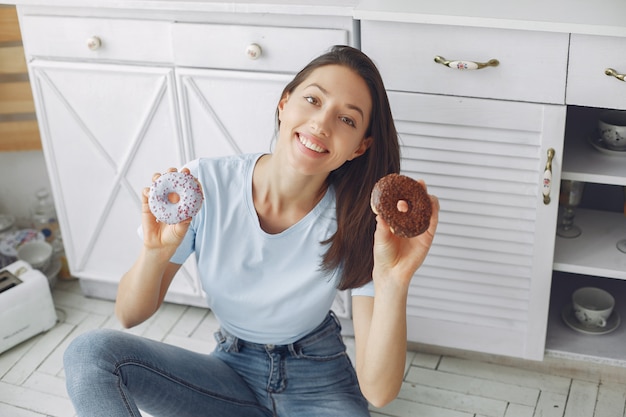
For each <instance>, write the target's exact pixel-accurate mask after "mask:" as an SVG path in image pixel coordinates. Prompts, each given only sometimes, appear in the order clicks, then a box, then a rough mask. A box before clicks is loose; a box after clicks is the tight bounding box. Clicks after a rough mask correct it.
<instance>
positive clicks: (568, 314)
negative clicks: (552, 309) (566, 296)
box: [561, 304, 621, 335]
mask: <svg viewBox="0 0 626 417" xmlns="http://www.w3.org/2000/svg"><path fill="white" fill-rule="evenodd" d="M561 317H562V318H563V321H564V322H565V324H567V326H568V327H569V328H571V329H572V330H575V331H577V332H580V333H585V334H589V335H602V334H607V333H611V332H612V331H614V330H615V329H617V328H618V327H619V325H620V323H621V319H620V316H619V313H618V312H617V311H615V310H613V313H612V314H611V316H610V317H609V319H608V320H607V322H606V326H605V327H591V326H585V325H584V324H582V323H581V322H579V321H578V319H577V318H576V315H575V314H574V309H573V308H572V305H571V304H568V305H566V306H565V308H564V309H563V311H562V312H561Z"/></svg>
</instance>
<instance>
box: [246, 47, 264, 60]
mask: <svg viewBox="0 0 626 417" xmlns="http://www.w3.org/2000/svg"><path fill="white" fill-rule="evenodd" d="M262 53H263V50H262V49H261V46H259V45H258V44H256V43H251V44H250V45H248V47H247V48H246V56H247V57H248V58H250V59H252V60H254V59H259V58H260V57H261V54H262Z"/></svg>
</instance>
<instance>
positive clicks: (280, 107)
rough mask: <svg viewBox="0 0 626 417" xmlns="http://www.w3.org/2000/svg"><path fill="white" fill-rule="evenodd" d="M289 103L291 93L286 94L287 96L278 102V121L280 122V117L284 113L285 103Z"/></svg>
mask: <svg viewBox="0 0 626 417" xmlns="http://www.w3.org/2000/svg"><path fill="white" fill-rule="evenodd" d="M288 101H289V93H285V95H284V96H283V97H282V98H281V99H280V101H279V102H278V120H279V121H280V116H281V114H282V112H283V107H285V103H287V102H288Z"/></svg>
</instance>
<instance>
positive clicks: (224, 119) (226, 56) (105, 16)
mask: <svg viewBox="0 0 626 417" xmlns="http://www.w3.org/2000/svg"><path fill="white" fill-rule="evenodd" d="M218 6H219V5H218V4H215V5H211V4H207V7H209V9H211V8H212V7H218ZM294 7H295V6H294ZM207 11H208V10H207ZM18 12H19V16H20V24H21V30H22V34H23V39H24V46H25V52H26V55H27V61H28V63H29V71H30V76H31V82H32V86H33V92H34V96H35V101H36V106H37V114H38V119H39V126H40V128H41V136H42V142H43V148H44V153H45V157H46V161H47V164H48V170H49V176H50V180H51V183H52V189H53V193H54V197H55V202H56V204H57V210H58V215H59V218H60V226H61V231H62V233H63V239H64V244H65V247H66V254H67V257H68V261H69V266H70V270H71V272H72V274H73V275H74V276H76V277H78V278H81V287H82V289H83V291H84V292H85V294H87V295H89V296H94V297H103V298H109V299H111V298H114V297H115V295H116V291H117V283H118V281H119V279H120V277H121V275H122V274H123V273H124V272H125V271H126V270H127V269H128V268H129V267H130V266H131V265H132V263H133V262H134V260H135V258H136V256H137V255H138V253H139V250H140V247H141V239H140V238H139V236H138V235H137V232H138V226H139V223H140V209H141V203H140V193H141V190H142V189H143V187H145V186H146V185H148V184H149V181H150V176H151V175H152V174H153V173H155V172H160V171H163V170H165V169H167V168H168V167H172V166H174V167H179V166H181V165H183V164H184V163H185V162H187V161H189V160H191V159H194V158H197V157H201V156H208V157H211V156H223V155H229V154H233V153H243V152H246V153H247V152H269V151H271V145H272V140H273V138H274V129H275V109H276V106H277V104H278V100H279V98H280V93H281V92H282V89H283V88H284V86H285V85H286V84H287V82H288V81H290V80H291V78H293V76H294V75H295V73H296V72H297V71H298V70H300V69H301V67H302V66H304V65H305V64H306V63H307V62H308V61H309V60H310V59H312V58H314V57H315V56H317V55H319V54H320V53H322V52H324V51H326V50H327V49H328V48H329V47H330V46H332V45H335V44H354V42H355V40H354V36H353V34H352V30H353V22H352V19H351V18H350V17H346V16H318V15H314V16H300V15H298V16H289V15H288V14H287V15H274V14H273V13H270V14H267V13H261V14H256V13H251V14H250V15H247V14H245V13H243V14H232V13H224V12H217V13H189V12H188V11H187V10H179V11H178V12H174V13H171V12H167V13H164V12H163V11H162V10H153V11H151V12H150V13H138V12H137V11H133V10H126V11H120V10H118V11H115V12H114V11H111V10H109V11H108V12H106V11H102V10H100V11H97V12H94V10H93V9H91V8H84V9H80V8H67V9H64V8H46V7H34V6H33V7H19V8H18ZM186 20H189V21H188V22H187V21H186ZM166 300H167V301H171V302H178V303H184V304H191V305H199V306H204V305H206V302H205V300H204V297H203V294H202V290H201V287H200V284H199V281H198V274H197V270H196V265H195V261H194V259H193V257H191V258H190V259H189V260H188V261H187V262H186V263H185V265H184V268H183V269H182V270H181V271H180V272H179V274H178V275H177V277H176V278H175V279H174V281H173V283H172V285H171V287H170V291H169V292H168V294H167V296H166ZM349 301H350V300H349V295H348V294H347V293H341V294H340V296H339V297H338V300H337V302H336V305H335V306H334V308H335V310H336V311H337V313H338V315H340V316H341V317H344V318H346V317H349V316H350V314H351V313H350V307H349V306H350V303H349Z"/></svg>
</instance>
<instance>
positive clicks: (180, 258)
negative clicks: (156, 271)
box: [170, 226, 196, 265]
mask: <svg viewBox="0 0 626 417" xmlns="http://www.w3.org/2000/svg"><path fill="white" fill-rule="evenodd" d="M195 241H196V233H195V230H194V229H193V228H192V227H191V226H190V227H189V229H188V230H187V234H186V235H185V237H184V238H183V241H182V242H181V243H180V245H178V248H177V249H176V252H174V255H172V257H171V258H170V262H172V263H175V264H179V265H182V264H184V263H185V261H186V260H187V258H189V255H191V254H192V253H193V251H194V250H195Z"/></svg>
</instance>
